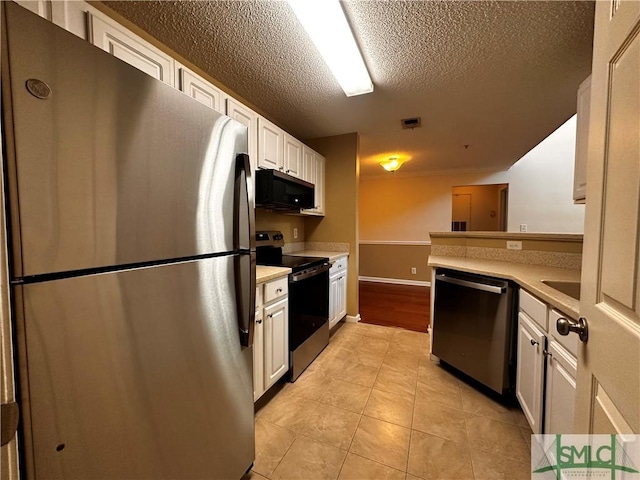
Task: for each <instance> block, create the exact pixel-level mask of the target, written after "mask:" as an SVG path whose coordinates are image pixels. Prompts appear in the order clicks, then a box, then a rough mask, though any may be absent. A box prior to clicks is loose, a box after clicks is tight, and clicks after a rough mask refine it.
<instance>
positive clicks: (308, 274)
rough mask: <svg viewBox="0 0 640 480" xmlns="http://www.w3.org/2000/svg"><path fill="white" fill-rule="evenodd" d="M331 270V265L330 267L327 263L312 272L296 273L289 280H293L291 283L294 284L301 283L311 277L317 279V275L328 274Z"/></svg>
mask: <svg viewBox="0 0 640 480" xmlns="http://www.w3.org/2000/svg"><path fill="white" fill-rule="evenodd" d="M330 268H331V265H329V264H328V263H325V264H324V265H322V266H321V267H318V268H315V269H313V270H311V271H310V272H300V273H294V274H293V275H291V277H289V278H291V282H292V283H295V282H300V281H302V280H306V279H307V278H309V277H315V276H316V275H320V274H321V273H323V272H326V271H327V270H329V269H330Z"/></svg>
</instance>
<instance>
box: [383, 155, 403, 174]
mask: <svg viewBox="0 0 640 480" xmlns="http://www.w3.org/2000/svg"><path fill="white" fill-rule="evenodd" d="M403 163H404V160H400V159H399V158H398V157H389V158H388V159H387V160H383V161H381V162H380V166H381V167H382V168H384V169H385V170H386V171H387V172H395V171H396V170H398V169H399V168H400V167H401V166H402V164H403Z"/></svg>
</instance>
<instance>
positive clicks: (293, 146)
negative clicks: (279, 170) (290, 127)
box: [284, 133, 302, 178]
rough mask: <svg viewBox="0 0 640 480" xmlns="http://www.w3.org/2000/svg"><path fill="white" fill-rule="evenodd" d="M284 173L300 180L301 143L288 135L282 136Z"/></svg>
mask: <svg viewBox="0 0 640 480" xmlns="http://www.w3.org/2000/svg"><path fill="white" fill-rule="evenodd" d="M284 172H285V173H288V174H289V175H291V176H292V177H296V178H302V143H301V142H300V141H299V140H297V139H295V138H294V137H292V136H291V135H289V134H288V133H285V134H284Z"/></svg>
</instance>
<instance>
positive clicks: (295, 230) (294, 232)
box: [293, 228, 298, 238]
mask: <svg viewBox="0 0 640 480" xmlns="http://www.w3.org/2000/svg"><path fill="white" fill-rule="evenodd" d="M293 238H298V229H297V228H294V229H293Z"/></svg>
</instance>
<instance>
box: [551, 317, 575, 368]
mask: <svg viewBox="0 0 640 480" xmlns="http://www.w3.org/2000/svg"><path fill="white" fill-rule="evenodd" d="M560 317H564V318H570V317H569V316H567V315H565V314H564V313H562V312H559V311H557V310H555V309H551V310H549V333H550V334H551V336H552V337H553V339H554V340H555V341H556V342H558V343H559V344H560V345H562V346H563V347H564V348H566V349H567V350H568V351H569V352H571V354H572V355H574V356H576V357H577V356H578V335H576V334H575V333H570V334H569V335H567V336H563V335H560V334H559V333H558V329H557V328H556V322H557V321H558V319H559V318H560Z"/></svg>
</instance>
